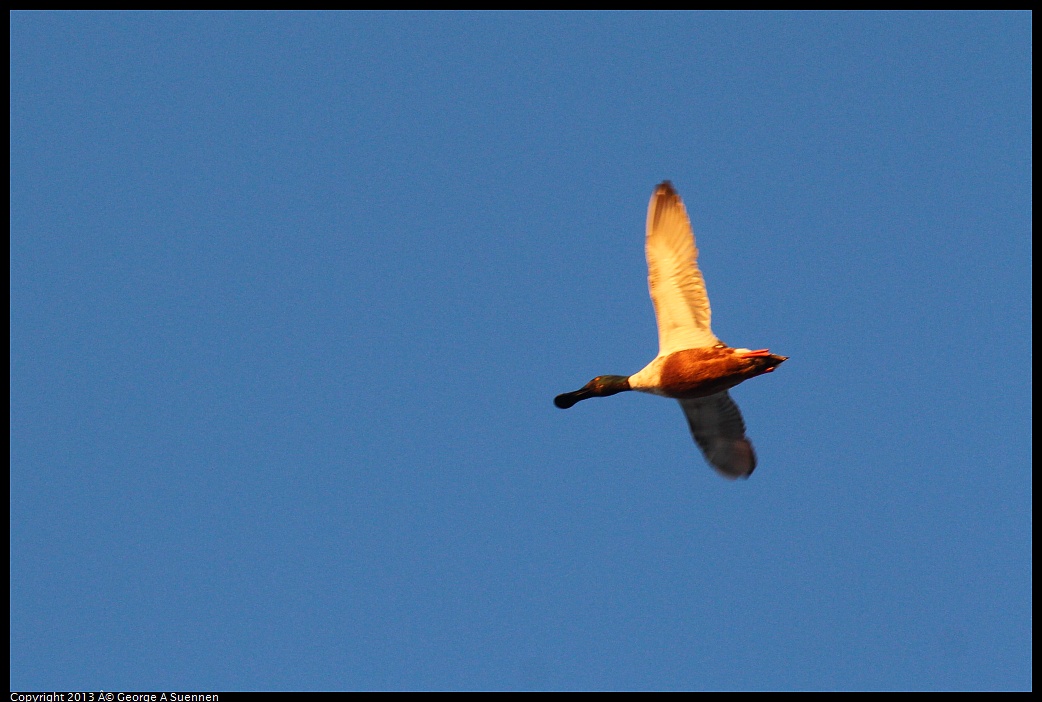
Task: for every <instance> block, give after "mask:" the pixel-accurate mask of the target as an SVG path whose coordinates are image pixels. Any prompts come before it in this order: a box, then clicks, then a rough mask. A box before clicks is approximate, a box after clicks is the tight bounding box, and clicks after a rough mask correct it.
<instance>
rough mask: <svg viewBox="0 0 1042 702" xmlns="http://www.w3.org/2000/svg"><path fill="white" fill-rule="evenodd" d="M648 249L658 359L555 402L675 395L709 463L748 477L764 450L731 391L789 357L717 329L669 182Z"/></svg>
mask: <svg viewBox="0 0 1042 702" xmlns="http://www.w3.org/2000/svg"><path fill="white" fill-rule="evenodd" d="M645 250H646V253H647V257H648V287H649V288H650V289H651V301H652V302H653V303H654V305H655V317H656V319H657V320H658V340H659V352H658V356H656V357H655V359H654V360H653V361H652V362H651V363H649V364H648V365H647V366H645V367H644V369H643V370H641V371H639V372H638V373H635V374H634V375H631V376H629V377H626V376H623V375H600V376H597V377H596V378H594V379H593V380H591V381H590V382H588V383H587V384H586V385H584V386H583V387H581V388H579V389H578V390H576V391H575V392H566V393H564V394H562V395H558V396H557V397H555V398H554V404H555V405H557V406H558V407H560V408H561V409H568V408H569V407H571V406H573V405H574V404H575V403H576V402H579V401H581V400H585V399H588V398H591V397H607V396H608V395H615V394H616V393H620V392H625V391H627V390H637V391H640V392H647V393H652V394H655V395H662V396H664V397H672V398H675V399H676V400H679V402H680V406H681V407H682V408H683V410H684V415H685V416H686V417H687V423H688V426H689V427H690V428H691V435H692V436H694V438H695V443H696V444H698V447H699V448H700V449H701V450H702V454H703V455H704V456H705V458H706V461H707V462H708V463H709V465H711V466H712V467H713V468H714V469H716V471H717V472H719V473H720V474H721V475H723V476H724V477H725V478H730V479H732V480H733V479H736V478H748V477H749V475H750V474H751V473H752V472H753V469H754V468H756V454H755V453H754V452H753V445H752V443H751V442H750V441H749V439H748V438H747V437H746V436H745V422H744V421H743V420H742V413H741V412H740V411H739V410H738V405H736V404H735V402H734V400H732V399H731V396H730V395H729V394H728V392H727V391H728V389H730V388H733V387H734V386H735V385H738V384H739V383H741V382H742V381H744V380H748V379H749V378H753V377H756V376H758V375H763V374H764V373H770V372H771V371H773V370H774V369H775V368H777V367H778V366H779V365H781V364H782V363H783V362H784V361H786V360H787V357H786V356H776V355H775V354H772V353H771V352H770V351H769V350H767V349H759V350H755V351H753V350H750V349H735V348H731V347H730V346H728V345H727V344H725V343H723V342H722V341H720V340H719V339H718V338H716V335H715V334H713V331H712V330H711V329H710V328H709V297H708V296H707V295H706V286H705V281H704V280H703V279H702V273H701V271H699V270H698V262H697V259H698V249H696V248H695V235H694V232H692V230H691V221H690V220H689V219H688V217H687V211H686V210H685V209H684V203H683V202H681V200H680V196H679V195H677V191H676V190H674V189H673V184H672V183H670V182H669V181H668V180H667V181H664V182H663V183H661V184H660V185H659V186H658V187H657V188H655V193H654V194H653V195H652V196H651V203H650V204H649V205H648V228H647V239H646V242H645Z"/></svg>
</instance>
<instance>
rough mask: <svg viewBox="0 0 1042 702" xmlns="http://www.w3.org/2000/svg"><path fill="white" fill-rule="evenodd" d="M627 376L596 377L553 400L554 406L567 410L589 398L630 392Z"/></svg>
mask: <svg viewBox="0 0 1042 702" xmlns="http://www.w3.org/2000/svg"><path fill="white" fill-rule="evenodd" d="M630 389H632V388H630V379H629V376H625V375H598V376H597V377H596V378H594V379H593V380H591V381H590V382H588V383H586V385H584V386H582V387H581V388H579V389H578V390H576V391H575V392H566V393H564V394H563V395H558V396H557V397H555V398H554V404H555V405H557V406H558V407H560V408H561V409H568V408H569V407H571V406H572V405H574V404H575V403H576V402H580V401H581V400H585V399H587V398H590V397H607V396H608V395H614V394H616V393H619V392H625V391H626V390H630Z"/></svg>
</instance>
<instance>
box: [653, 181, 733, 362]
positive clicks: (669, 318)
mask: <svg viewBox="0 0 1042 702" xmlns="http://www.w3.org/2000/svg"><path fill="white" fill-rule="evenodd" d="M645 251H646V253H647V257H648V287H649V288H650V290H651V301H652V302H653V303H655V317H656V318H657V319H658V342H659V356H668V355H669V354H671V353H673V352H674V351H683V350H684V349H694V348H704V347H707V346H713V345H715V344H718V343H720V341H719V339H717V338H716V336H715V335H714V334H713V331H712V329H710V328H709V296H708V295H706V285H705V281H704V280H703V279H702V273H701V271H699V270H698V263H697V260H698V249H696V248H695V235H694V233H693V232H692V231H691V220H689V219H688V217H687V211H686V210H685V209H684V203H683V202H681V201H680V196H679V195H677V191H676V190H674V189H673V185H672V183H670V182H669V181H668V180H667V181H664V182H663V183H661V184H660V185H659V186H658V187H657V188H655V194H654V195H652V196H651V203H650V204H649V205H648V233H647V239H646V244H645Z"/></svg>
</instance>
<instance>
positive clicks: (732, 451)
mask: <svg viewBox="0 0 1042 702" xmlns="http://www.w3.org/2000/svg"><path fill="white" fill-rule="evenodd" d="M679 402H680V406H681V407H682V408H683V410H684V416H686V417H687V424H688V426H689V427H691V436H693V437H694V438H695V443H696V444H698V448H700V449H701V450H702V455H704V456H705V458H706V461H708V463H709V465H711V466H712V467H713V468H715V469H716V471H717V472H718V473H720V475H722V476H724V477H725V478H730V479H731V480H734V479H736V478H748V477H749V475H750V474H752V472H753V469H754V468H756V453H755V452H754V451H753V445H752V442H751V441H749V439H748V437H746V435H745V421H744V420H743V419H742V413H741V411H740V410H739V409H738V405H736V404H735V402H734V400H732V399H731V396H730V395H729V394H728V393H727V391H724V392H718V393H717V394H715V395H710V396H709V397H698V398H693V399H689V400H679Z"/></svg>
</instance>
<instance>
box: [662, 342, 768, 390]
mask: <svg viewBox="0 0 1042 702" xmlns="http://www.w3.org/2000/svg"><path fill="white" fill-rule="evenodd" d="M784 360H785V359H784V357H782V356H771V355H767V356H745V355H742V354H740V353H736V352H735V349H732V348H729V347H723V348H717V347H710V348H702V349H685V350H684V351H677V352H676V353H671V354H670V355H668V356H665V357H664V358H663V359H662V363H661V368H660V370H659V381H658V386H657V392H656V394H660V395H664V396H666V397H673V398H676V399H678V400H680V399H687V398H693V397H708V396H709V395H715V394H716V393H718V392H723V391H724V390H729V389H731V388H733V387H734V386H735V385H738V384H739V383H741V382H743V381H745V380H748V379H749V378H753V377H756V376H758V375H762V374H763V373H769V372H771V371H772V370H774V367H775V366H777V365H778V364H779V363H781V362H782V361H784Z"/></svg>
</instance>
